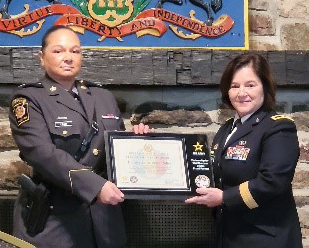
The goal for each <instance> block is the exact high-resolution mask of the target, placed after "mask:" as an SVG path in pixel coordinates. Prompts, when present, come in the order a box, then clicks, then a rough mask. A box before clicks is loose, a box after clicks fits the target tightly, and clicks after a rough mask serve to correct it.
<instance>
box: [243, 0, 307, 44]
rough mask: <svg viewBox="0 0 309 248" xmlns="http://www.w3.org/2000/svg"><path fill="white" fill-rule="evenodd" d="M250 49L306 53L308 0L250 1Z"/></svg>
mask: <svg viewBox="0 0 309 248" xmlns="http://www.w3.org/2000/svg"><path fill="white" fill-rule="evenodd" d="M249 30H250V34H249V37H250V38H249V40H250V42H249V46H250V49H252V50H308V49H309V46H308V44H309V1H308V0H292V1H291V0H277V1H267V0H249Z"/></svg>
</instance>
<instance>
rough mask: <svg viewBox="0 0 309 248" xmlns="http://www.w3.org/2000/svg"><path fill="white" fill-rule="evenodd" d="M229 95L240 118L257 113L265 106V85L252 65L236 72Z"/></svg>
mask: <svg viewBox="0 0 309 248" xmlns="http://www.w3.org/2000/svg"><path fill="white" fill-rule="evenodd" d="M228 95H229V99H230V101H231V104H232V105H233V107H234V108H235V110H236V111H237V113H238V115H239V116H240V117H243V116H245V115H247V114H250V113H253V112H255V111H256V110H258V109H259V108H260V107H261V106H262V105H263V103H264V90H263V84H262V82H261V80H260V78H259V77H258V76H257V75H256V73H255V72H254V70H253V68H252V66H251V65H250V64H249V65H247V66H245V67H242V68H240V69H238V70H237V71H236V72H235V74H234V77H233V79H232V82H231V85H230V89H229V91H228Z"/></svg>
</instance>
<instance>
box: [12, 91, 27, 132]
mask: <svg viewBox="0 0 309 248" xmlns="http://www.w3.org/2000/svg"><path fill="white" fill-rule="evenodd" d="M12 107H13V112H14V115H15V118H16V122H17V126H18V127H19V126H20V125H21V124H23V123H25V122H27V121H29V120H30V118H29V110H28V103H27V99H26V98H24V97H19V98H15V99H14V100H13V101H12Z"/></svg>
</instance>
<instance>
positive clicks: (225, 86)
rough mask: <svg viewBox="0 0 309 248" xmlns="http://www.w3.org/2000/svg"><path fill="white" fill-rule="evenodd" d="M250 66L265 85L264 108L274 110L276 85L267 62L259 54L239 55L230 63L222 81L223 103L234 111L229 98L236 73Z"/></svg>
mask: <svg viewBox="0 0 309 248" xmlns="http://www.w3.org/2000/svg"><path fill="white" fill-rule="evenodd" d="M248 65H249V66H251V67H252V68H253V70H254V72H255V73H256V75H257V76H258V77H259V78H260V80H261V82H262V84H263V91H264V102H263V105H262V108H264V109H266V110H273V109H274V108H275V102H276V98H275V94H276V93H275V91H276V85H275V81H274V79H273V77H272V74H271V71H270V67H269V64H268V62H267V60H266V59H265V58H264V57H263V56H261V55H259V54H242V55H238V56H237V57H235V58H234V59H233V60H231V61H230V62H229V63H228V65H227V66H226V68H225V70H224V72H223V74H222V77H221V80H220V90H221V95H222V96H221V99H222V102H223V103H224V104H226V105H227V106H228V107H230V108H231V109H234V107H233V105H232V103H231V101H230V98H229V94H228V93H229V89H230V86H231V83H232V80H233V77H234V75H235V73H236V71H238V70H239V69H241V68H243V67H246V66H248Z"/></svg>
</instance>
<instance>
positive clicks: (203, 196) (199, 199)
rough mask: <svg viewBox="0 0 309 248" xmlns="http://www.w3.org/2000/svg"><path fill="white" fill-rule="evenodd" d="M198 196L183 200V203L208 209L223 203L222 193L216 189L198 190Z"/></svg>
mask: <svg viewBox="0 0 309 248" xmlns="http://www.w3.org/2000/svg"><path fill="white" fill-rule="evenodd" d="M196 192H197V193H198V194H200V195H198V196H194V197H192V198H189V199H187V200H185V203H196V204H204V205H206V206H208V207H216V206H219V205H221V204H222V203H223V191H222V190H221V189H218V188H198V189H196Z"/></svg>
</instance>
